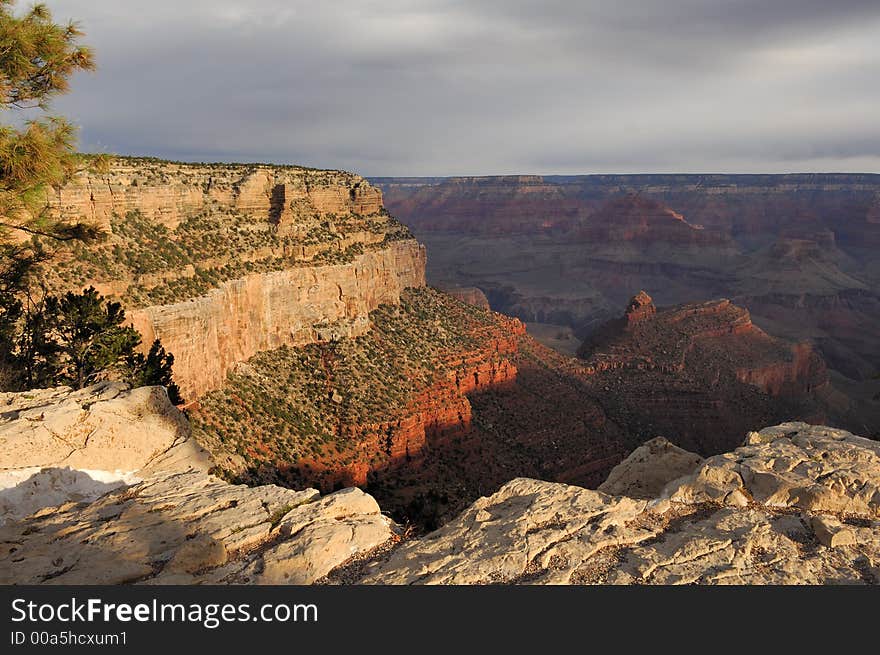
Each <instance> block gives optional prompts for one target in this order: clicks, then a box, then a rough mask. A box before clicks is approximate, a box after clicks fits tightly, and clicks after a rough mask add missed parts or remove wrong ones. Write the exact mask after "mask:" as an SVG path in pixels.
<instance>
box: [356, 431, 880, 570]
mask: <svg viewBox="0 0 880 655" xmlns="http://www.w3.org/2000/svg"><path fill="white" fill-rule="evenodd" d="M878 483H880V443H878V442H875V441H871V440H869V439H863V438H861V437H856V436H854V435H851V434H849V433H847V432H844V431H842V430H834V429H830V428H826V427H822V426H809V425H806V424H803V423H788V424H783V425H780V426H776V427H773V428H767V429H765V430H762V431H761V432H759V433H752V434H750V435H749V437H748V440H747V442H746V444H745V445H743V446H742V447H741V448H738V449H737V450H735V451H734V452H732V453H728V454H725V455H720V456H717V457H712V458H710V459H708V460H706V462H705V463H703V464H702V465H700V466H699V467H698V468H697V470H696V471H695V472H693V473H691V474H690V475H688V476H685V477H683V478H681V479H679V480H677V481H675V482H672V483H671V484H670V485H669V486H668V487H667V489H666V490H665V491H664V492H663V494H662V495H661V496H660V497H659V498H655V499H653V500H636V499H631V498H626V497H619V496H618V497H614V496H608V495H606V494H604V493H601V492H598V491H588V490H586V489H580V488H577V487H571V486H567V485H562V484H555V483H550V482H540V481H537V480H528V479H517V480H513V481H511V482H509V483H508V484H506V485H504V487H502V488H501V489H500V490H499V491H498V492H497V493H496V494H494V495H492V496H491V497H488V498H481V499H480V500H479V501H477V502H476V503H474V505H472V506H471V507H470V508H469V509H468V510H466V511H465V512H464V513H463V514H462V515H461V516H459V517H458V518H457V519H456V520H455V521H453V522H451V523H449V524H447V525H446V526H444V527H443V528H441V529H440V530H438V531H436V532H434V533H432V534H430V535H427V536H426V537H424V538H423V539H419V540H414V541H412V542H409V543H406V544H404V545H402V546H401V547H400V548H398V549H397V550H395V551H394V552H393V553H392V554H391V555H390V557H388V558H387V559H386V560H385V561H379V562H375V563H373V564H372V565H371V566H369V567H367V568H366V574H365V576H364V578H363V581H364V582H367V583H383V584H437V583H440V584H486V583H530V584H571V583H580V584H592V583H604V584H694V583H696V584H828V583H832V584H833V583H868V584H876V582H877V580H878V578H880V492H878Z"/></svg>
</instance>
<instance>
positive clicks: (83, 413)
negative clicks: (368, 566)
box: [0, 383, 397, 584]
mask: <svg viewBox="0 0 880 655" xmlns="http://www.w3.org/2000/svg"><path fill="white" fill-rule="evenodd" d="M0 412H2V413H0V443H2V452H3V460H2V467H0V584H39V583H53V584H123V583H134V582H141V583H151V584H198V583H203V582H210V583H220V582H222V583H231V584H235V583H250V584H262V583H267V584H282V583H284V584H287V583H289V584H306V583H311V582H313V581H315V580H316V579H318V578H320V577H322V576H324V575H326V574H327V573H328V572H329V571H330V570H332V569H333V568H334V567H336V566H338V565H339V564H342V563H343V562H345V561H346V560H348V559H349V558H351V557H355V556H359V555H363V554H364V553H367V552H369V551H371V550H373V549H375V548H376V547H378V546H381V545H383V544H385V543H386V542H388V541H389V540H394V539H396V535H397V526H396V525H395V524H394V523H393V522H392V521H391V520H390V519H388V518H386V517H385V516H383V515H382V513H381V511H380V509H379V506H378V504H377V503H376V501H375V500H374V499H373V498H372V497H370V496H368V495H367V494H365V493H363V492H362V491H360V490H359V489H346V490H343V491H340V492H337V493H335V494H330V495H328V496H324V497H321V496H320V494H319V493H318V492H317V491H316V490H314V489H306V490H302V491H293V490H291V489H285V488H282V487H277V486H274V485H265V486H259V487H247V486H244V485H230V484H228V483H226V482H224V481H223V480H221V479H219V478H217V477H215V476H213V475H210V474H209V473H208V468H209V466H210V464H211V460H210V457H209V456H208V455H207V453H205V452H204V451H203V450H202V449H201V448H200V447H199V446H197V445H196V444H195V443H194V442H193V440H192V439H191V438H190V432H189V425H188V423H187V421H186V419H185V417H184V416H183V415H182V414H181V413H180V412H179V411H178V410H177V409H176V408H175V407H174V406H173V405H171V403H170V402H169V401H168V396H167V394H166V393H165V390H164V389H163V388H162V387H142V388H139V389H134V390H130V389H128V387H126V386H125V385H122V384H118V383H102V384H99V385H96V386H94V387H90V388H88V389H83V390H81V391H73V390H71V389H68V388H58V389H49V390H38V391H33V392H28V393H23V394H4V395H2V396H0ZM3 521H5V523H3Z"/></svg>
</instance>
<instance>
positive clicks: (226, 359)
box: [128, 241, 425, 397]
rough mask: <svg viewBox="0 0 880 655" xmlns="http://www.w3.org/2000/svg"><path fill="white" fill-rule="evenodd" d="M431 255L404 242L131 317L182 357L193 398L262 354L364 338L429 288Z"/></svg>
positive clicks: (181, 375) (179, 374) (234, 284)
mask: <svg viewBox="0 0 880 655" xmlns="http://www.w3.org/2000/svg"><path fill="white" fill-rule="evenodd" d="M424 267H425V250H424V248H423V247H421V246H419V245H418V243H416V242H415V241H398V242H393V243H391V244H389V246H388V247H387V248H383V249H382V250H376V251H371V252H366V253H364V254H363V255H359V256H357V257H355V260H354V261H353V262H351V263H347V264H332V265H328V266H321V267H313V266H310V267H300V268H291V269H288V270H284V271H277V272H270V273H255V274H252V275H248V276H247V277H245V278H242V279H238V280H232V281H228V282H222V283H221V284H220V286H219V287H218V288H216V289H213V290H211V291H209V292H208V293H207V294H206V295H204V296H200V297H197V298H193V299H191V300H187V301H184V302H180V303H175V304H172V305H159V306H153V307H146V308H143V309H135V310H132V311H130V312H129V314H128V316H129V318H130V319H131V322H132V324H133V325H134V326H135V328H137V329H138V331H140V333H141V334H142V335H143V337H144V342H145V343H151V342H152V341H153V339H161V340H162V344H163V345H164V346H165V348H166V350H168V351H169V352H172V353H174V375H175V379H176V380H178V384H179V385H180V387H181V391H182V393H183V394H184V396H185V397H193V396H198V395H201V394H203V393H205V392H206V391H208V390H210V389H216V388H217V387H218V386H220V384H222V383H223V380H224V379H225V377H226V373H227V372H228V371H229V370H230V369H231V368H232V366H233V365H234V364H235V363H236V362H241V361H244V360H246V359H248V358H250V357H252V356H253V355H255V354H257V353H258V352H260V351H262V350H270V349H273V348H278V347H280V346H284V345H301V344H305V343H312V342H315V341H322V340H323V341H329V340H331V339H339V338H341V337H352V336H358V335H361V334H363V333H364V332H366V331H367V330H368V329H369V319H368V314H369V312H370V311H371V310H373V309H375V308H376V307H378V306H379V305H381V304H395V303H397V301H398V300H399V299H400V293H401V292H402V291H403V290H404V289H405V288H407V287H417V286H422V285H424V283H425V277H424Z"/></svg>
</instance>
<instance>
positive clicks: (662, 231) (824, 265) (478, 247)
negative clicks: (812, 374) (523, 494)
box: [373, 174, 880, 435]
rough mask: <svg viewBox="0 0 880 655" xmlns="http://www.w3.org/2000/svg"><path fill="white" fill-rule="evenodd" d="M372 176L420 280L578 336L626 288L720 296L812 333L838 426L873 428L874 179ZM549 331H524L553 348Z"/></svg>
mask: <svg viewBox="0 0 880 655" xmlns="http://www.w3.org/2000/svg"><path fill="white" fill-rule="evenodd" d="M373 182H374V183H375V184H376V185H378V186H380V187H381V188H382V189H383V191H384V196H385V201H386V204H387V206H388V207H389V209H390V210H391V211H393V212H394V213H395V214H396V215H397V216H398V217H400V218H401V219H402V220H403V221H404V222H406V223H407V225H409V226H410V227H411V228H412V229H413V231H414V233H415V234H416V235H417V236H418V238H419V239H420V240H421V241H422V242H423V243H425V244H426V245H427V247H428V249H429V251H430V252H431V257H430V260H429V262H428V282H429V283H432V284H437V283H441V282H442V283H444V284H449V285H457V286H462V287H468V286H479V288H481V289H483V290H484V292H485V293H486V295H487V297H488V299H489V301H490V304H491V307H492V309H494V310H496V311H499V312H503V313H505V314H508V315H511V316H516V317H517V318H520V319H521V320H523V321H525V322H526V323H527V324H531V323H541V324H553V325H558V326H561V327H564V328H567V329H571V330H573V331H574V332H575V334H577V335H578V337H579V338H581V339H583V338H585V337H589V336H590V335H591V334H592V332H593V331H594V330H595V329H596V327H598V326H599V325H601V324H603V323H604V322H605V321H607V320H609V319H611V318H614V317H615V316H617V315H618V311H619V307H620V306H621V305H622V304H623V303H625V302H626V301H627V299H628V298H629V297H630V294H631V293H632V291H633V290H634V289H639V288H643V289H645V290H646V291H647V292H648V293H650V295H652V296H653V297H654V299H655V300H656V301H657V302H658V303H659V304H660V305H664V306H668V305H677V304H682V303H692V302H694V301H696V300H700V299H707V298H718V297H726V298H730V299H731V300H732V301H733V302H735V303H736V304H737V305H739V306H741V307H744V308H745V309H748V310H749V311H750V312H751V314H752V316H753V318H754V321H755V323H756V324H758V325H759V326H761V327H762V328H763V329H765V330H766V331H768V332H769V333H770V334H772V335H774V336H777V337H782V338H785V339H788V340H791V341H795V342H801V341H809V342H811V343H812V344H814V346H815V347H816V349H817V350H818V351H819V353H820V354H821V355H822V357H823V358H824V359H825V361H826V362H827V364H828V366H829V367H830V368H831V369H832V370H833V371H834V373H835V374H836V375H838V376H844V377H846V378H848V380H842V381H841V382H842V383H843V384H842V385H841V388H842V389H841V390H842V393H843V394H844V395H845V396H846V397H845V399H843V400H842V403H845V404H848V405H849V408H848V409H847V410H846V413H847V415H848V417H849V418H848V421H847V423H846V424H845V427H849V429H852V430H857V431H858V432H860V433H863V434H869V435H873V434H880V404H878V403H877V402H875V401H872V400H870V399H872V398H873V397H874V396H876V395H877V391H878V390H877V388H876V385H875V384H874V383H873V382H872V381H871V380H872V379H873V378H874V376H876V375H877V372H878V371H880V336H878V335H880V332H878V331H877V330H876V329H874V326H876V325H877V324H878V322H880V294H878V291H877V289H880V277H878V271H880V267H878V256H877V253H878V252H880V250H878V248H877V247H876V246H877V244H878V243H880V221H878V219H877V216H878V215H880V214H878V207H880V201H878V198H880V176H878V175H855V174H828V175H818V174H817V175H814V174H803V175H594V176H545V177H535V176H526V177H514V176H508V177H490V178H487V177H474V178H454V179H446V178H424V179H418V178H406V179H395V178H385V179H375V180H373ZM681 219H683V220H681ZM688 226H690V228H689V227H688ZM698 226H699V227H700V228H701V229H696V228H697V227H698ZM557 333H558V331H554V330H553V329H552V326H549V327H545V326H544V325H542V329H541V330H535V331H534V336H536V337H537V338H539V339H543V341H542V343H544V344H545V345H548V346H551V347H557V348H559V349H560V351H561V352H569V351H570V348H568V347H567V344H565V343H560V342H558V341H556V340H554V339H552V336H553V335H554V334H557Z"/></svg>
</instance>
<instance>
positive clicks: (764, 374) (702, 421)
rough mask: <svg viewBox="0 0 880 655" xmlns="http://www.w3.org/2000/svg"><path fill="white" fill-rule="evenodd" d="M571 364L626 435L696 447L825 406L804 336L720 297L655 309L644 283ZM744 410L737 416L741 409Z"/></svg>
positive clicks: (718, 444)
mask: <svg viewBox="0 0 880 655" xmlns="http://www.w3.org/2000/svg"><path fill="white" fill-rule="evenodd" d="M579 355H580V357H581V358H582V362H583V363H582V364H580V365H579V366H576V367H575V366H574V365H569V367H570V368H577V369H578V370H579V373H580V374H581V375H584V376H585V377H586V378H587V379H588V380H589V381H590V386H591V391H592V393H594V394H596V395H597V396H598V397H599V398H600V399H601V400H600V402H601V404H602V406H603V408H604V409H605V411H606V413H607V414H608V416H609V418H610V419H611V420H614V421H616V422H618V423H619V424H620V425H623V426H626V427H625V432H626V433H627V434H629V435H630V436H631V437H635V436H636V435H637V441H636V443H631V445H630V447H634V446H635V445H636V444H637V443H638V442H640V441H644V440H646V439H649V438H651V437H652V436H655V435H656V434H658V433H659V434H676V435H677V439H678V443H679V444H680V445H682V446H683V447H685V448H688V449H690V450H694V451H695V452H698V453H700V454H701V455H709V454H714V453H718V452H722V451H725V450H728V449H730V448H732V447H734V446H735V445H736V440H737V439H738V436H737V435H740V434H743V433H744V432H745V431H747V430H748V429H749V425H754V424H755V423H756V422H760V423H768V422H772V421H774V420H784V419H786V418H791V417H798V418H801V419H805V420H811V421H823V420H826V419H827V418H828V416H829V414H835V416H836V413H835V412H836V410H835V409H834V406H833V403H832V402H831V401H830V398H831V395H833V394H832V390H831V389H830V385H829V379H828V373H827V370H826V368H825V364H824V362H823V361H822V358H821V357H819V356H818V355H817V354H816V352H815V351H814V350H813V349H812V348H811V347H810V346H809V345H808V344H791V343H787V342H784V341H782V340H780V339H776V338H774V337H771V336H769V335H768V334H766V333H765V332H764V331H763V330H761V329H760V328H758V327H757V326H755V325H754V324H753V323H752V321H751V317H750V315H749V312H748V311H746V310H745V309H743V308H741V307H738V306H736V305H734V304H733V303H731V302H730V301H729V300H726V299H721V300H714V301H709V302H704V303H692V304H687V305H681V306H677V307H670V308H665V309H661V310H659V311H657V310H656V308H655V307H654V304H653V302H652V300H651V298H650V296H648V295H647V294H646V293H644V292H640V293H639V294H638V295H636V296H635V297H634V298H633V299H632V300H631V301H630V303H629V306H628V308H627V310H626V312H625V314H624V315H623V316H622V317H621V318H618V319H613V320H611V321H609V322H608V323H606V324H605V325H603V326H601V327H600V328H598V329H596V330H595V331H594V333H593V335H592V336H591V337H590V338H588V339H587V340H585V341H584V343H583V344H582V346H581V349H580V351H579ZM746 417H747V418H746Z"/></svg>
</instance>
